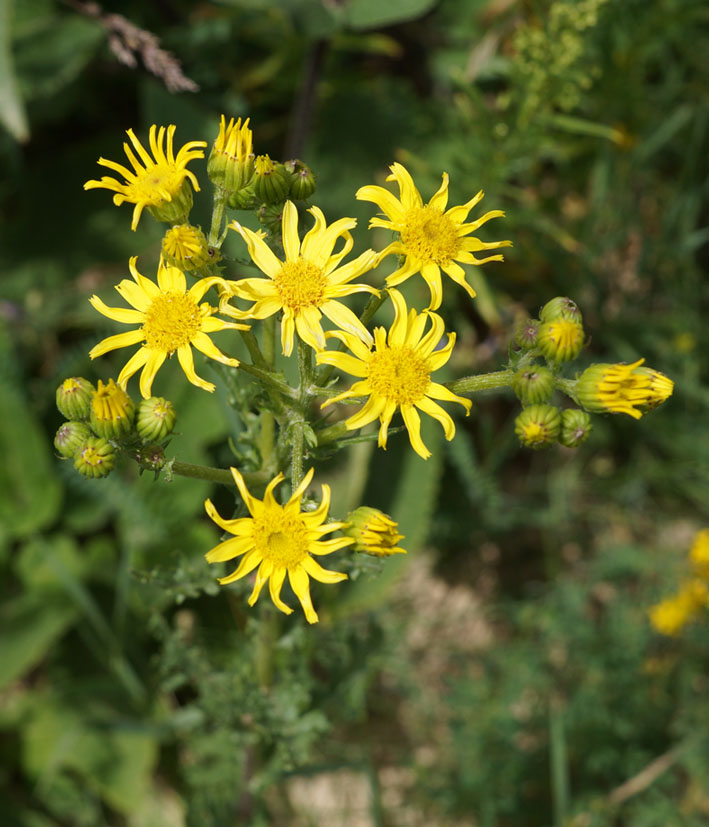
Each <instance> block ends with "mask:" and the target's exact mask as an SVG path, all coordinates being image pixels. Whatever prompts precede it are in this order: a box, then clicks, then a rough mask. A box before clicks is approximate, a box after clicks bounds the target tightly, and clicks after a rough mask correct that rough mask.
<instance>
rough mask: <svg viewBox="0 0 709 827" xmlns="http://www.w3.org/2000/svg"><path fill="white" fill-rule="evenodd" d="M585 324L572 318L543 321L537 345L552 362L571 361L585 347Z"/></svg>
mask: <svg viewBox="0 0 709 827" xmlns="http://www.w3.org/2000/svg"><path fill="white" fill-rule="evenodd" d="M583 338H584V334H583V325H581V324H579V322H575V321H572V320H570V319H555V320H554V321H551V322H543V323H542V326H541V327H540V328H539V335H538V336H537V347H538V348H539V350H540V351H541V353H542V355H543V356H544V357H545V358H546V359H549V361H551V362H569V361H571V360H572V359H575V358H576V357H577V356H578V355H579V353H580V352H581V348H582V347H583Z"/></svg>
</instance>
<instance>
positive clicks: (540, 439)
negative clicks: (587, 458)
mask: <svg viewBox="0 0 709 827" xmlns="http://www.w3.org/2000/svg"><path fill="white" fill-rule="evenodd" d="M560 431H561V411H560V410H559V409H558V408H555V407H554V406H553V405H530V407H529V408H525V409H524V410H523V411H522V413H521V414H520V415H519V416H518V417H517V419H515V434H517V438H518V439H519V441H520V442H521V443H522V445H524V446H525V447H526V448H535V449H536V448H543V447H544V446H545V445H551V443H552V442H556V441H557V439H558V437H559V432H560Z"/></svg>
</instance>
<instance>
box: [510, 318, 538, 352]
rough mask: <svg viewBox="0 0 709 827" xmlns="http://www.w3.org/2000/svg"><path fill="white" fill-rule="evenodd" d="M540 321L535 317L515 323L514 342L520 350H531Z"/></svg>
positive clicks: (535, 340) (535, 341) (534, 344)
mask: <svg viewBox="0 0 709 827" xmlns="http://www.w3.org/2000/svg"><path fill="white" fill-rule="evenodd" d="M539 327H540V323H539V322H538V321H537V320H536V319H527V320H526V321H524V322H522V323H521V324H518V325H517V330H515V343H516V344H517V345H518V346H519V347H521V348H522V350H531V349H532V348H533V347H535V346H536V344H537V336H538V335H539Z"/></svg>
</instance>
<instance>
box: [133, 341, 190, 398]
mask: <svg viewBox="0 0 709 827" xmlns="http://www.w3.org/2000/svg"><path fill="white" fill-rule="evenodd" d="M143 350H145V351H146V352H147V354H148V356H147V359H146V360H145V367H144V368H143V370H142V372H141V374H140V382H139V387H140V395H141V396H142V397H143V399H150V396H151V394H150V391H151V388H152V387H153V379H155V374H156V373H157V372H158V371H159V370H160V366H161V365H162V363H163V362H164V361H165V353H164V352H163V351H162V350H153V349H152V348H149V347H146V348H143ZM188 350H189V346H188ZM190 352H191V351H190Z"/></svg>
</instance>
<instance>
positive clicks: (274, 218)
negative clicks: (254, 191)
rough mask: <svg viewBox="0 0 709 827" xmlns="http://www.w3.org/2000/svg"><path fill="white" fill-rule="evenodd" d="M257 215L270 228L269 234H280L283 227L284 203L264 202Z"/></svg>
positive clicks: (260, 221)
mask: <svg viewBox="0 0 709 827" xmlns="http://www.w3.org/2000/svg"><path fill="white" fill-rule="evenodd" d="M256 217H257V218H258V220H259V223H261V224H263V226H264V227H265V228H266V230H268V233H269V235H276V236H277V235H278V234H279V233H280V232H281V229H282V227H283V204H262V205H261V206H260V207H259V209H258V212H257V213H256Z"/></svg>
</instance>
